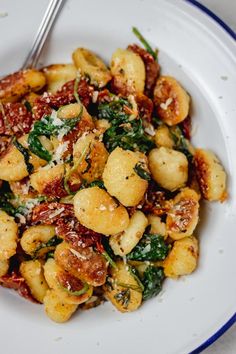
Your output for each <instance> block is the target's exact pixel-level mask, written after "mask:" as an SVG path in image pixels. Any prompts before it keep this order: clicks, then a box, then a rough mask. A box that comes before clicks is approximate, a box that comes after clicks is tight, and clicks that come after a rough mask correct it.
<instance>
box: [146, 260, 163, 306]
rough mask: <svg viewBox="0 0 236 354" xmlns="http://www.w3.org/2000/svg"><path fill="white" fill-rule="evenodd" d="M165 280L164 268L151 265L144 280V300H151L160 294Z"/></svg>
mask: <svg viewBox="0 0 236 354" xmlns="http://www.w3.org/2000/svg"><path fill="white" fill-rule="evenodd" d="M164 278H165V275H164V271H163V268H162V267H155V266H153V265H150V266H148V267H147V268H146V270H145V272H144V274H143V278H142V283H143V286H144V291H143V300H148V299H151V298H152V297H154V296H156V295H158V294H159V292H160V291H161V289H162V283H163V280H164Z"/></svg>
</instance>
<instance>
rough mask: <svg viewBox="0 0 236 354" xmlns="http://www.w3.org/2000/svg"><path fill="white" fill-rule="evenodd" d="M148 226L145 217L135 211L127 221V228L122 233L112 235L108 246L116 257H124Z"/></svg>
mask: <svg viewBox="0 0 236 354" xmlns="http://www.w3.org/2000/svg"><path fill="white" fill-rule="evenodd" d="M147 225H148V220H147V218H146V216H145V215H144V214H143V213H142V212H141V211H136V212H135V213H134V214H133V215H132V217H131V218H130V221H129V226H128V227H127V229H125V230H124V231H123V232H120V233H118V234H116V235H112V236H111V237H110V239H109V242H110V246H111V248H112V250H113V252H114V253H115V255H117V256H121V257H122V256H125V255H126V254H128V253H130V252H131V251H132V249H133V248H134V247H135V246H136V245H137V243H138V242H139V240H140V239H141V237H142V236H143V233H144V231H145V229H146V227H147Z"/></svg>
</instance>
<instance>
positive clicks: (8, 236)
mask: <svg viewBox="0 0 236 354" xmlns="http://www.w3.org/2000/svg"><path fill="white" fill-rule="evenodd" d="M17 242H18V226H17V223H16V222H15V221H14V218H13V217H12V216H9V215H8V214H7V213H5V211H2V210H0V261H5V260H7V259H9V258H10V257H12V256H13V255H14V254H15V253H16V247H17Z"/></svg>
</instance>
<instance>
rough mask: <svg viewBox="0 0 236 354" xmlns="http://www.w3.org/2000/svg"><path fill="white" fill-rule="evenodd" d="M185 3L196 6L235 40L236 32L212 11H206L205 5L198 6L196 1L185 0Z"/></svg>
mask: <svg viewBox="0 0 236 354" xmlns="http://www.w3.org/2000/svg"><path fill="white" fill-rule="evenodd" d="M185 1H186V2H188V3H190V4H192V5H194V6H196V7H197V8H198V9H199V10H201V11H202V12H204V13H205V14H206V15H208V16H209V17H211V18H212V19H213V20H215V21H216V22H217V23H218V25H220V26H221V27H222V28H223V29H224V30H225V31H226V32H227V33H228V34H229V35H230V36H231V37H232V38H233V39H234V40H236V32H235V31H234V30H233V29H232V28H230V27H229V26H228V25H227V24H226V23H225V22H224V21H223V20H222V19H221V18H220V17H218V16H217V15H216V14H215V13H214V12H213V11H211V10H210V9H208V7H206V6H205V5H202V4H200V3H199V2H198V1H196V0H185Z"/></svg>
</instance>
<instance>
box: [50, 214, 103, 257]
mask: <svg viewBox="0 0 236 354" xmlns="http://www.w3.org/2000/svg"><path fill="white" fill-rule="evenodd" d="M56 235H57V236H59V237H61V238H63V239H64V240H65V241H66V242H68V243H69V244H70V245H71V246H72V247H73V248H74V249H80V248H81V247H82V248H84V247H90V246H96V248H99V250H101V246H100V245H101V240H102V235H101V234H98V233H97V232H94V231H92V230H90V229H88V228H87V227H85V226H83V225H81V224H80V223H79V222H78V220H77V219H76V218H72V219H70V220H66V219H65V218H61V219H60V220H58V221H57V226H56Z"/></svg>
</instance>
